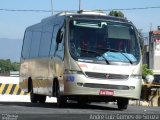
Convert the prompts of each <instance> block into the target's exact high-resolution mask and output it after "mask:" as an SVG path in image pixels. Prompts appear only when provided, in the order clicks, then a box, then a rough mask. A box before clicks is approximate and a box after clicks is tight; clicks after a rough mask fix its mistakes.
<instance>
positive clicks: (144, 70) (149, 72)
mask: <svg viewBox="0 0 160 120" xmlns="http://www.w3.org/2000/svg"><path fill="white" fill-rule="evenodd" d="M147 75H153V70H151V69H148V67H147V64H143V66H142V77H143V78H144V79H145V78H146V76H147Z"/></svg>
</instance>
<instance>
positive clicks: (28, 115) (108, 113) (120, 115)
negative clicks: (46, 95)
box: [0, 102, 160, 120]
mask: <svg viewBox="0 0 160 120" xmlns="http://www.w3.org/2000/svg"><path fill="white" fill-rule="evenodd" d="M159 114H160V107H147V106H146V107H142V106H128V109H127V110H124V111H120V110H118V109H117V105H113V104H106V103H99V104H97V103H93V104H89V105H85V106H83V107H82V106H79V105H78V104H76V103H70V104H68V105H67V106H66V107H64V108H58V107H57V105H56V103H45V104H40V103H29V102H0V120H113V119H118V120H134V119H136V120H160V115H159Z"/></svg>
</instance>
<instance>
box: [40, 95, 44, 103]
mask: <svg viewBox="0 0 160 120" xmlns="http://www.w3.org/2000/svg"><path fill="white" fill-rule="evenodd" d="M38 101H39V103H45V102H46V96H45V95H38Z"/></svg>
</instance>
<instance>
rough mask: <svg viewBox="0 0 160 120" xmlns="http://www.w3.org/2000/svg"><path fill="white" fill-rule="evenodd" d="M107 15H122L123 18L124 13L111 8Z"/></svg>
mask: <svg viewBox="0 0 160 120" xmlns="http://www.w3.org/2000/svg"><path fill="white" fill-rule="evenodd" d="M108 15H109V16H115V17H123V18H124V14H123V13H122V12H121V11H114V10H112V11H111V12H110V13H109V14H108Z"/></svg>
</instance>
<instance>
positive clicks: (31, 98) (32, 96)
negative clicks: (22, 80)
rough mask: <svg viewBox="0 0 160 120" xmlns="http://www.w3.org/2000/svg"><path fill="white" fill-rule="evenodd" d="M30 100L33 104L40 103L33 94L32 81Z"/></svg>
mask: <svg viewBox="0 0 160 120" xmlns="http://www.w3.org/2000/svg"><path fill="white" fill-rule="evenodd" d="M29 86H30V100H31V102H32V103H37V102H38V96H37V95H36V94H34V93H33V84H32V80H31V81H30V85H29Z"/></svg>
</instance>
